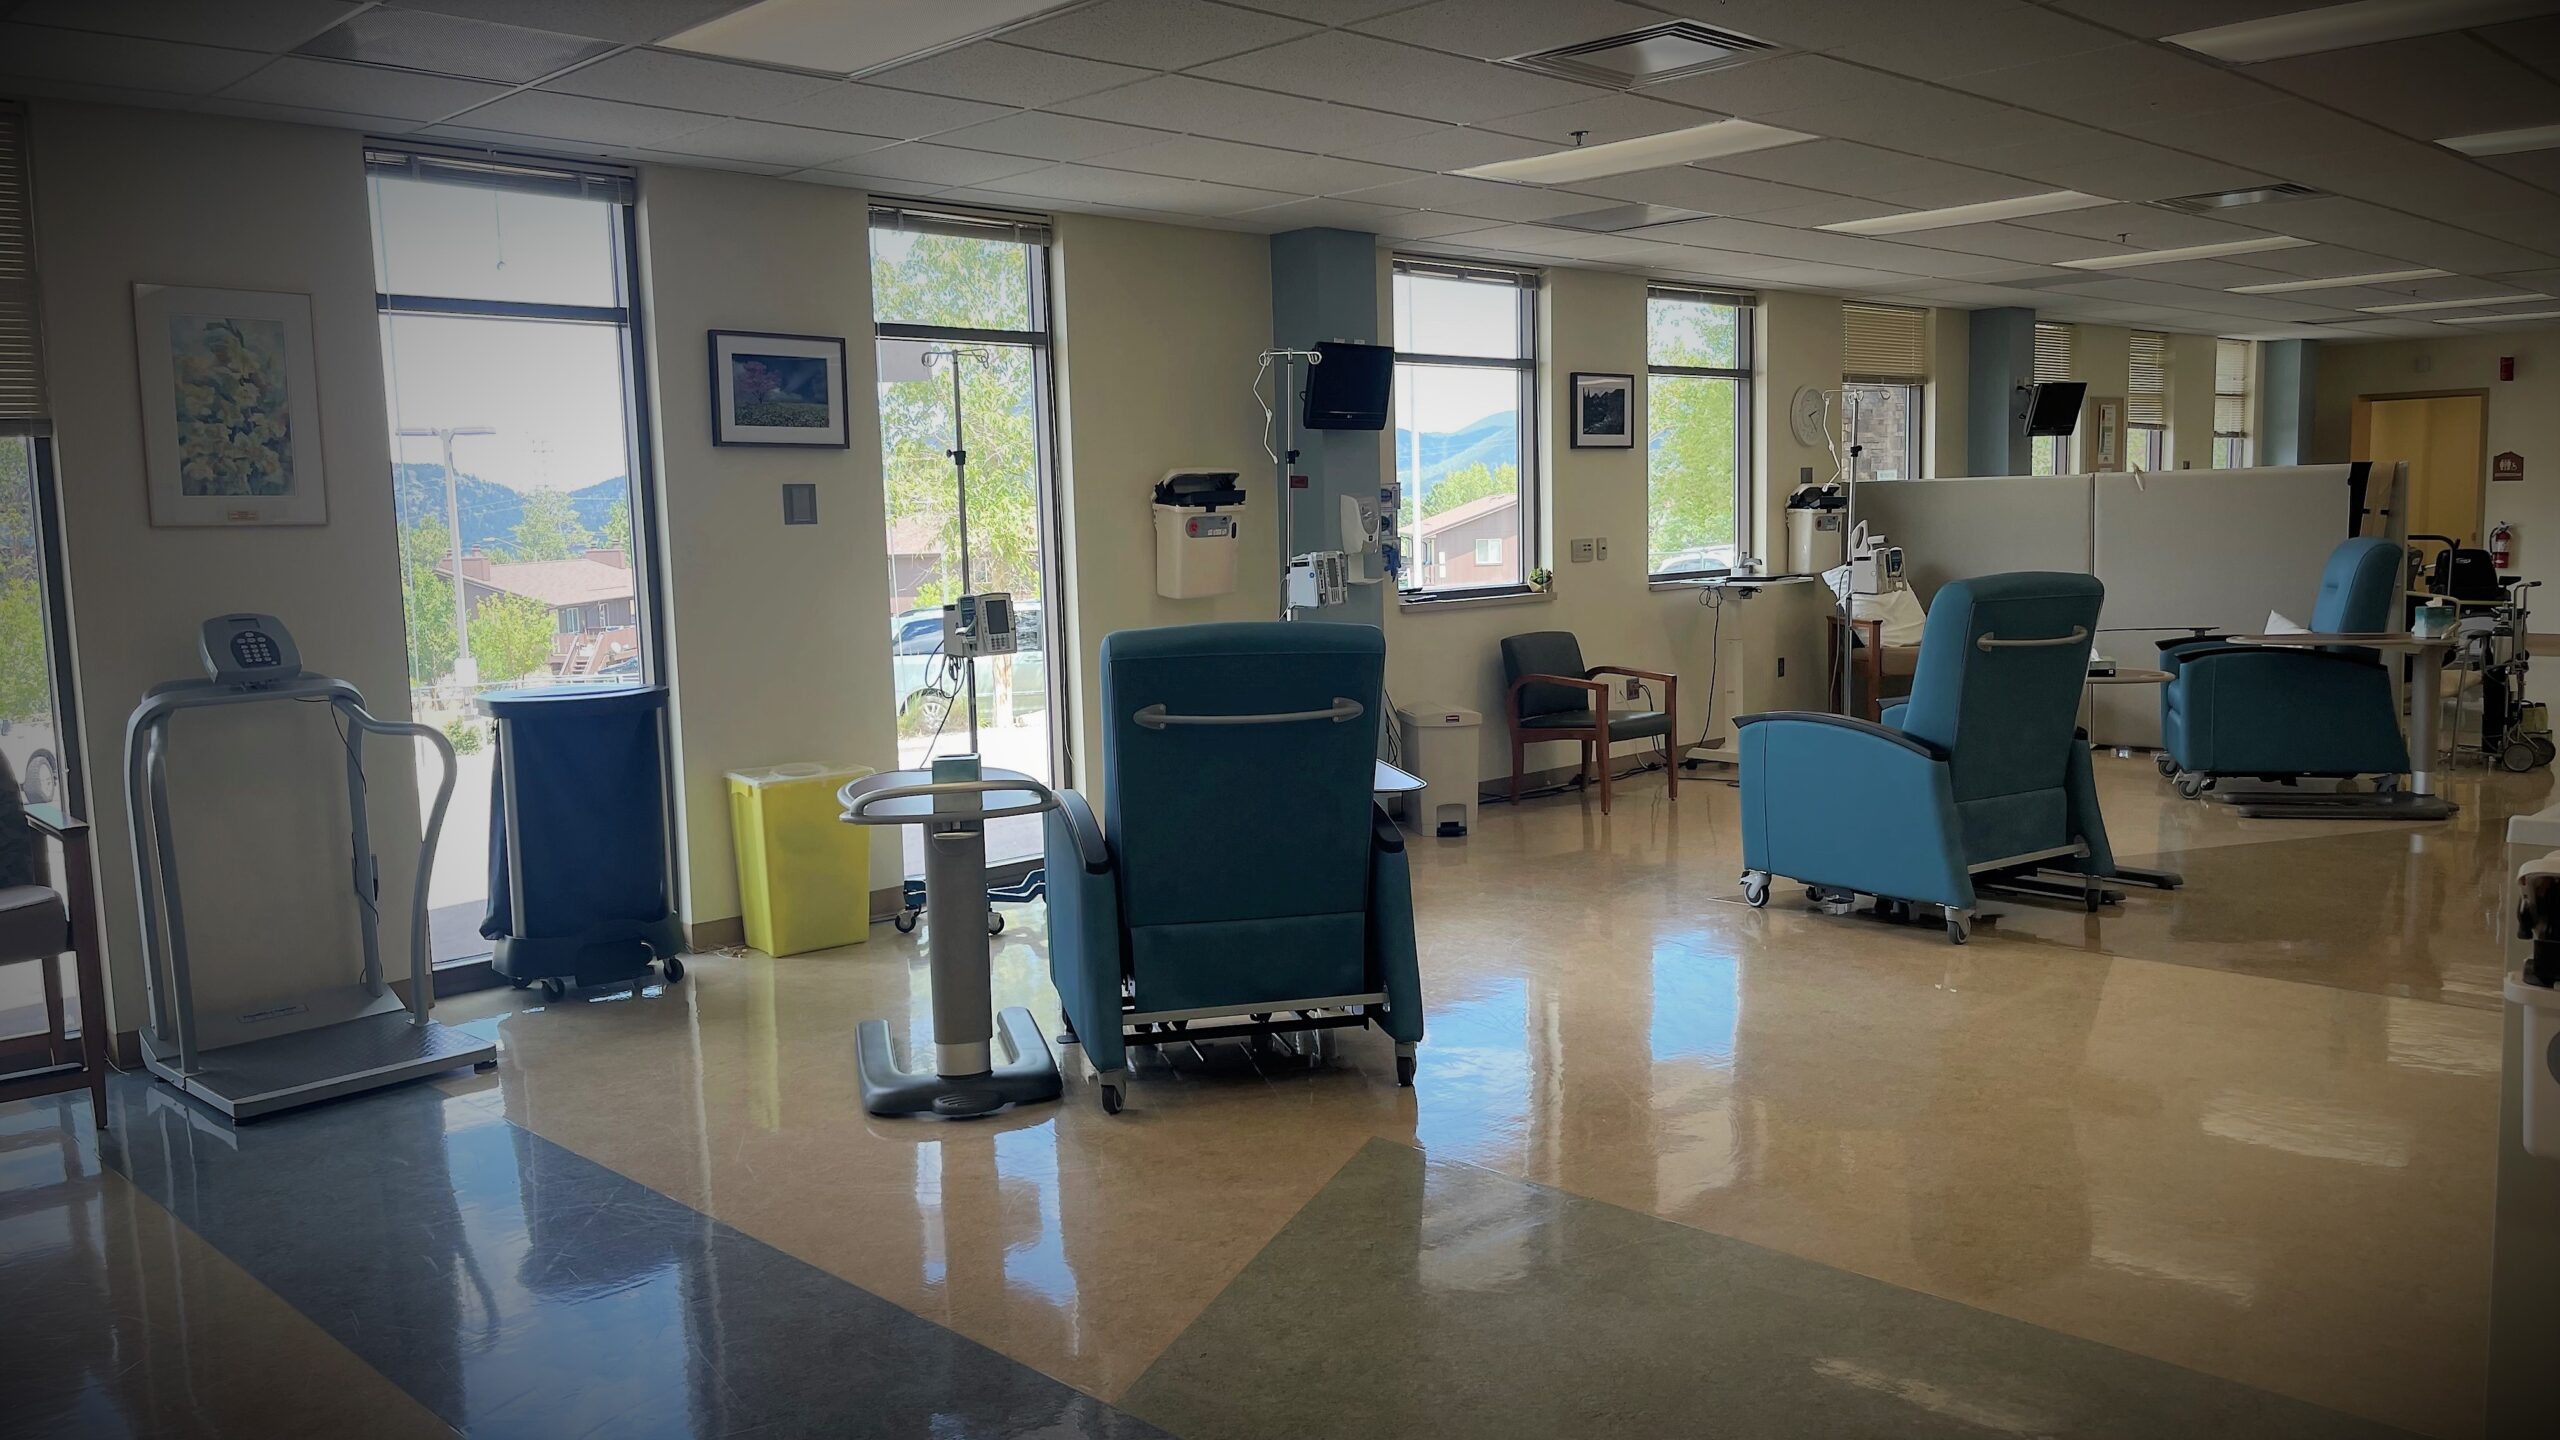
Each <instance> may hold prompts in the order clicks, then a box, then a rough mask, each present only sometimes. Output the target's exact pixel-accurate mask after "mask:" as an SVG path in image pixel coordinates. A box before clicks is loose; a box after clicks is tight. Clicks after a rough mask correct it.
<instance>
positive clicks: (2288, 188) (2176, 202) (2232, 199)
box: [2151, 180, 2329, 215]
mask: <svg viewBox="0 0 2560 1440" xmlns="http://www.w3.org/2000/svg"><path fill="white" fill-rule="evenodd" d="M2328 193H2329V192H2328V191H2326V190H2314V189H2312V188H2311V187H2310V186H2308V185H2296V184H2294V183H2293V182H2292V181H2290V180H2279V181H2277V182H2276V183H2275V184H2273V185H2251V186H2248V187H2246V188H2244V189H2239V190H2213V191H2208V192H2206V193H2205V194H2202V195H2178V196H2173V197H2172V198H2170V199H2167V200H2154V201H2153V202H2151V203H2152V204H2154V205H2157V206H2159V207H2160V208H2161V209H2163V210H2183V211H2185V212H2186V213H2187V214H2189V215H2202V214H2204V213H2206V212H2207V211H2212V210H2228V209H2230V208H2231V207H2232V206H2234V205H2264V204H2266V203H2267V202H2268V201H2270V200H2318V199H2323V198H2325V197H2326V196H2327V195H2328Z"/></svg>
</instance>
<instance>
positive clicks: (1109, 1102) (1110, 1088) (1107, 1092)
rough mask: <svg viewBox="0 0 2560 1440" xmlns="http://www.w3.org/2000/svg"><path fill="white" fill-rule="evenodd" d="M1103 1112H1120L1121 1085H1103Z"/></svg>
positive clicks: (1113, 1113)
mask: <svg viewBox="0 0 2560 1440" xmlns="http://www.w3.org/2000/svg"><path fill="white" fill-rule="evenodd" d="M1102 1113H1103V1114H1105V1115H1117V1114H1119V1113H1120V1087H1119V1086H1117V1085H1105V1086H1103V1087H1102Z"/></svg>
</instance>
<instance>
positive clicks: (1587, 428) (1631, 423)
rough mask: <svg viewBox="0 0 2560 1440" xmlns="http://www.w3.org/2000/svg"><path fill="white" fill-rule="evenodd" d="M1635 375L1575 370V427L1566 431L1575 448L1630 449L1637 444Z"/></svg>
mask: <svg viewBox="0 0 2560 1440" xmlns="http://www.w3.org/2000/svg"><path fill="white" fill-rule="evenodd" d="M1635 412H1636V377H1634V376H1633V375H1598V374H1593V373H1592V372H1590V371H1587V370H1576V371H1574V372H1573V427H1572V429H1571V430H1569V431H1568V432H1566V433H1567V438H1568V439H1569V440H1570V441H1571V443H1572V445H1573V448H1574V449H1576V450H1592V449H1599V450H1631V449H1634V448H1635V443H1636V413H1635Z"/></svg>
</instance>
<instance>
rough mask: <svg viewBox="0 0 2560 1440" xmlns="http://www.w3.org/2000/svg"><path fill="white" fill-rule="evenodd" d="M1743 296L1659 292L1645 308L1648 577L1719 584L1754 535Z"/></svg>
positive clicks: (1747, 304)
mask: <svg viewBox="0 0 2560 1440" xmlns="http://www.w3.org/2000/svg"><path fill="white" fill-rule="evenodd" d="M1751 313H1752V300H1751V298H1750V297H1749V296H1747V295H1729V294H1719V293H1716V292H1713V291H1706V290H1684V289H1677V288H1674V287H1670V286H1656V287H1654V289H1653V291H1652V293H1651V294H1649V295H1648V296H1647V297H1646V300H1645V370H1646V376H1645V382H1646V383H1645V389H1646V392H1647V394H1646V400H1645V413H1646V424H1645V569H1646V572H1647V573H1649V574H1651V575H1652V576H1654V577H1655V578H1657V579H1668V578H1674V577H1681V576H1691V575H1713V574H1717V573H1719V572H1722V571H1725V570H1729V569H1731V568H1733V566H1734V565H1735V564H1736V563H1738V562H1739V560H1740V559H1741V556H1742V549H1743V545H1744V543H1745V540H1746V537H1747V536H1748V535H1749V534H1750V524H1751V516H1750V509H1749V507H1750V490H1751V487H1750V485H1749V484H1748V483H1746V482H1747V479H1748V477H1749V476H1750V474H1751V425H1750V416H1751Z"/></svg>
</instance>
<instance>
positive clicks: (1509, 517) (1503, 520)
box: [1395, 260, 1538, 599]
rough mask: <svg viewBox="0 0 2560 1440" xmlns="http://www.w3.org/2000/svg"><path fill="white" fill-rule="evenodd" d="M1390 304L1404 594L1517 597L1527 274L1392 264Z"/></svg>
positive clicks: (1529, 483) (1530, 409)
mask: <svg viewBox="0 0 2560 1440" xmlns="http://www.w3.org/2000/svg"><path fill="white" fill-rule="evenodd" d="M1395 307H1396V376H1395V396H1396V484H1397V486H1398V493H1399V494H1400V495H1402V496H1403V504H1404V513H1403V515H1402V516H1401V518H1400V523H1401V526H1402V528H1403V531H1404V533H1405V534H1406V535H1408V536H1411V537H1412V538H1413V541H1414V563H1413V564H1410V565H1407V566H1406V567H1404V576H1403V580H1402V582H1401V584H1402V588H1403V591H1404V594H1405V596H1406V597H1407V598H1410V599H1430V598H1441V597H1446V596H1451V595H1463V594H1467V593H1470V592H1500V591H1505V590H1518V589H1520V588H1522V587H1524V586H1526V585H1527V584H1528V583H1529V571H1530V570H1531V569H1532V568H1534V567H1533V561H1532V559H1531V556H1532V553H1533V552H1534V551H1535V550H1536V548H1537V543H1538V540H1537V514H1538V506H1537V484H1538V479H1537V466H1536V464H1535V459H1534V457H1535V456H1536V455H1537V453H1538V452H1537V445H1536V438H1537V437H1536V436H1535V435H1534V434H1533V433H1532V431H1533V428H1534V424H1535V419H1536V416H1537V383H1538V350H1537V334H1538V277H1537V275H1536V274H1535V273H1533V272H1530V271H1525V270H1501V269H1493V268H1490V267H1486V266H1478V265H1456V264H1441V263H1438V262H1425V261H1419V260H1399V261H1397V262H1396V263H1395Z"/></svg>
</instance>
